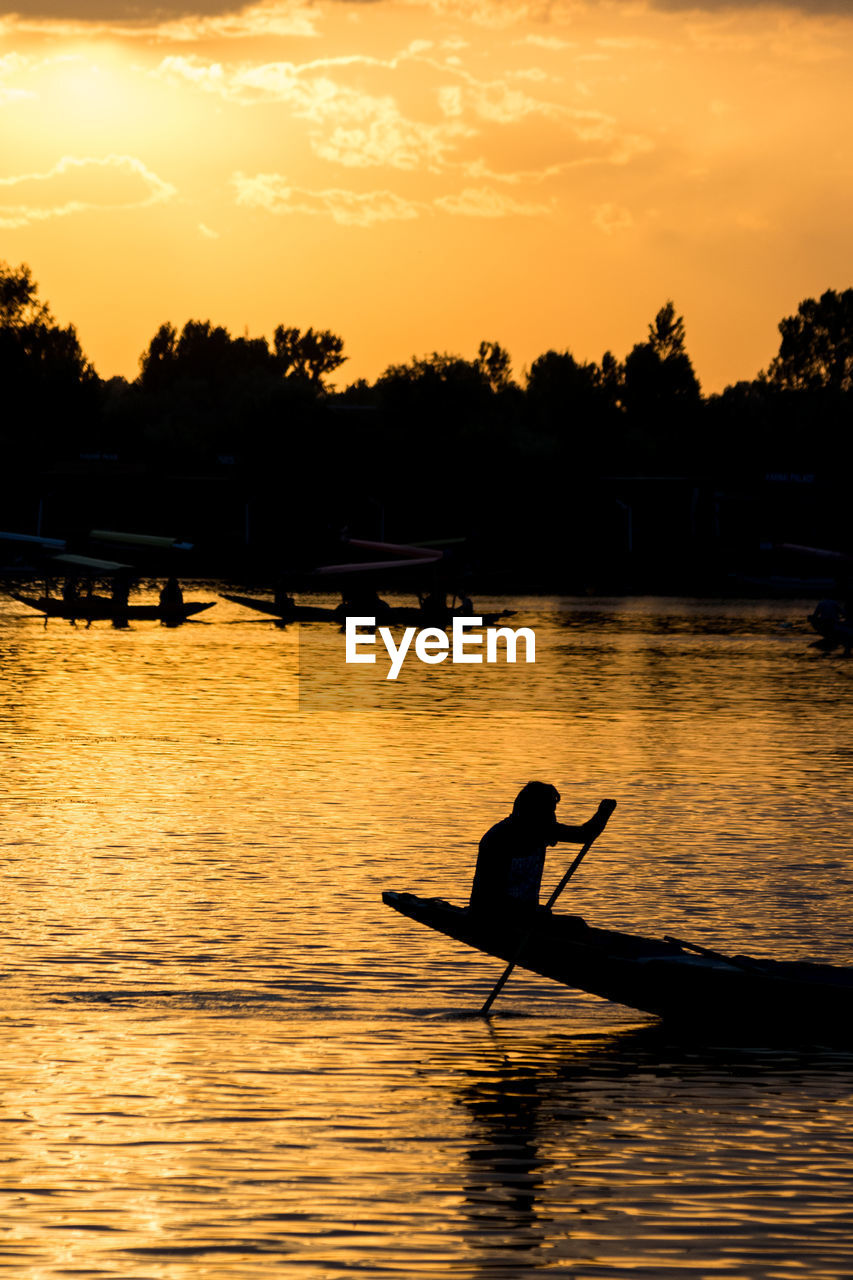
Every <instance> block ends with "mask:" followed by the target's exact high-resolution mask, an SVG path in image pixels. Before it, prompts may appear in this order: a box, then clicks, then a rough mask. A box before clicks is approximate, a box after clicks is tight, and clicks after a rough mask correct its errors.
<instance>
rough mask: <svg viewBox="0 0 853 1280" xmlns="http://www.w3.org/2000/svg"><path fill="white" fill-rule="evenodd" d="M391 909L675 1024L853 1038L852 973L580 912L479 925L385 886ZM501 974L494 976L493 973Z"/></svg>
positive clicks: (438, 903)
mask: <svg viewBox="0 0 853 1280" xmlns="http://www.w3.org/2000/svg"><path fill="white" fill-rule="evenodd" d="M382 900H383V902H384V903H385V904H386V906H389V907H392V908H393V909H394V910H395V911H398V912H400V914H401V915H404V916H407V917H408V918H409V919H411V920H415V921H417V922H418V923H419V924H423V925H426V926H427V927H428V928H430V929H435V930H436V931H437V932H438V933H443V934H446V935H447V936H448V937H450V938H454V939H455V940H456V941H458V942H462V943H464V944H465V945H466V946H469V947H473V948H475V949H476V950H477V951H482V952H485V953H486V954H488V955H491V956H495V957H496V958H497V959H499V960H504V961H507V962H509V961H515V963H516V964H517V965H518V967H519V968H522V969H528V970H530V971H532V972H533V973H538V974H541V975H542V976H543V977H546V978H552V979H554V981H556V982H559V983H562V984H563V985H564V986H567V987H573V988H575V989H576V990H579V991H586V992H588V993H590V994H591V995H596V996H600V997H602V998H603V999H605V1000H610V1001H613V1002H614V1003H616V1004H622V1005H626V1006H627V1007H628V1008H630V1009H637V1010H639V1011H640V1012H642V1013H648V1014H653V1015H654V1016H656V1017H658V1018H661V1019H663V1020H664V1021H665V1022H667V1023H670V1024H677V1025H680V1026H682V1027H686V1028H689V1029H691V1030H698V1031H701V1032H714V1033H719V1032H724V1033H734V1034H738V1035H741V1034H743V1033H748V1034H750V1035H753V1034H759V1035H769V1036H772V1037H773V1038H778V1036H780V1035H781V1036H783V1037H784V1038H786V1039H788V1038H801V1037H810V1038H814V1037H816V1038H819V1039H826V1040H831V1041H833V1042H835V1041H838V1040H843V1041H847V1040H850V1039H853V969H847V968H841V967H839V966H835V965H828V964H814V963H811V962H808V961H782V960H765V959H757V958H754V957H751V956H743V955H736V956H724V955H721V954H719V953H717V952H714V951H710V950H708V949H707V948H704V947H694V946H693V945H692V944H690V943H686V942H682V941H680V940H678V939H674V938H669V937H665V938H663V939H655V938H647V937H643V936H641V935H639V934H629V933H620V932H618V931H615V930H612V929H597V928H594V927H592V926H589V925H587V924H586V922H585V921H584V920H582V919H581V917H580V916H558V915H553V916H552V915H548V914H546V913H545V912H544V911H543V912H541V913H537V914H536V915H535V922H534V923H533V925H532V924H531V920H530V918H529V917H528V918H526V919H525V918H519V917H507V916H504V917H502V918H501V919H500V920H488V919H485V920H483V919H481V918H479V917H478V916H477V915H475V914H473V913H471V912H470V911H469V910H468V909H467V908H464V907H457V906H453V905H451V904H450V903H448V902H445V901H443V900H442V899H440V898H421V897H418V896H417V895H416V894H412V893H400V892H397V891H394V890H388V891H386V892H385V893H383V895H382ZM495 976H496V977H497V976H498V975H497V974H496V975H495Z"/></svg>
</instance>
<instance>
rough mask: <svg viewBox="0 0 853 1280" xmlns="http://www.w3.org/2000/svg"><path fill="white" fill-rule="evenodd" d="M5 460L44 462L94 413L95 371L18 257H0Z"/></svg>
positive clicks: (72, 442)
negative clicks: (1, 259) (9, 260)
mask: <svg viewBox="0 0 853 1280" xmlns="http://www.w3.org/2000/svg"><path fill="white" fill-rule="evenodd" d="M0 383H1V384H2V387H3V401H4V403H3V409H4V413H3V423H2V428H0V449H2V451H3V455H4V460H5V461H7V463H8V462H11V461H19V462H20V463H21V464H22V465H26V466H31V465H32V462H33V461H34V460H36V459H38V460H39V461H41V462H42V463H43V464H46V465H50V463H51V462H52V461H53V458H54V456H58V455H65V454H69V453H73V452H74V451H75V449H77V448H79V446H80V438H81V432H84V431H85V430H86V429H87V424H88V423H89V422H90V421H91V420H92V418H93V416H94V414H95V413H96V400H97V392H98V385H99V384H98V378H97V375H96V373H95V371H94V369H93V368H92V366H91V364H90V363H89V361H88V360H87V359H86V356H85V355H84V354H83V350H82V348H81V346H80V342H79V340H78V338H77V331H76V329H75V328H74V326H73V325H65V326H62V325H59V324H57V322H56V320H55V319H54V317H53V316H52V314H51V312H50V308H49V307H48V306H47V304H46V303H44V302H41V301H40V300H39V297H38V292H37V285H36V283H35V281H34V280H33V277H32V273H31V271H30V268H29V267H28V266H26V265H25V264H22V265H21V266H19V267H11V266H10V265H9V264H8V263H6V262H0Z"/></svg>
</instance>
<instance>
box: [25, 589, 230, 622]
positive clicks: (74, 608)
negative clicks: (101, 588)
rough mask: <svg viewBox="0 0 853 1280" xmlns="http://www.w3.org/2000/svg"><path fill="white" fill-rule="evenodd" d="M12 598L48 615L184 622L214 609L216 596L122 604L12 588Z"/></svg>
mask: <svg viewBox="0 0 853 1280" xmlns="http://www.w3.org/2000/svg"><path fill="white" fill-rule="evenodd" d="M12 599H13V600H18V601H20V603H21V604H26V605H29V607H30V608H31V609H38V611H39V613H43V614H45V615H46V616H47V617H48V618H66V619H68V620H69V621H75V620H79V621H83V622H95V621H97V620H98V619H100V618H109V619H111V618H122V619H124V618H127V619H131V620H133V619H136V620H140V621H145V620H146V619H149V620H152V621H153V620H159V621H161V622H183V621H185V620H186V619H187V618H191V617H193V615H194V614H197V613H202V612H203V611H204V610H205V609H210V608H212V607H213V605H214V604H215V603H216V601H215V600H204V601H194V602H193V601H190V602H188V603H186V604H181V605H162V604H126V605H118V604H116V602H115V600H113V599H111V598H110V596H81V597H80V599H79V600H75V601H74V602H73V603H69V602H68V601H66V600H63V599H62V598H61V597H60V596H25V595H21V594H20V593H19V592H17V591H15V592H12Z"/></svg>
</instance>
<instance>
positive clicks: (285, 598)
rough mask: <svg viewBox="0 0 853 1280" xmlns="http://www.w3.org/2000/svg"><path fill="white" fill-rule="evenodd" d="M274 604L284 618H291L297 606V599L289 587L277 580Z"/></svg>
mask: <svg viewBox="0 0 853 1280" xmlns="http://www.w3.org/2000/svg"><path fill="white" fill-rule="evenodd" d="M273 604H274V605H275V607H276V612H277V613H280V614H281V616H282V617H283V618H290V617H292V616H293V612H294V610H295V608H296V601H295V600H294V598H293V596H292V595H289V594H288V591H287V588H286V586H285V585H284V583H283V582H277V583H276V586H275V592H274V593H273Z"/></svg>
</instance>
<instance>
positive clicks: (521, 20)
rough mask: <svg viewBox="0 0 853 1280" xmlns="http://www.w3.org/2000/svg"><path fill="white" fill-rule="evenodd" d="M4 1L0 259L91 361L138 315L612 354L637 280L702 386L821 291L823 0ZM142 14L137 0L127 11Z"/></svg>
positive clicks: (830, 77)
mask: <svg viewBox="0 0 853 1280" xmlns="http://www.w3.org/2000/svg"><path fill="white" fill-rule="evenodd" d="M143 8H144V6H138V5H137V6H134V5H133V4H132V3H130V0H112V2H111V0H22V2H21V3H20V4H19V5H18V6H17V16H9V15H7V16H5V17H0V119H2V128H0V139H2V141H0V231H1V232H2V235H0V258H4V259H6V260H7V261H9V262H11V263H12V264H17V263H19V262H28V263H29V264H30V266H31V268H32V270H33V274H34V276H35V278H36V280H37V281H38V283H39V286H40V293H41V296H42V297H43V298H45V299H47V300H48V301H49V303H50V305H51V307H52V309H53V311H54V314H55V315H56V316H57V318H58V319H60V320H61V321H62V322H63V323H66V322H68V321H73V322H74V323H75V324H76V326H77V330H78V333H79V336H80V339H81V342H82V345H83V347H84V349H85V351H86V353H87V354H88V355H89V357H90V359H92V360H93V362H94V364H95V366H96V368H97V370H98V372H99V373H100V374H101V376H102V377H108V376H110V375H112V374H116V373H121V374H124V375H125V376H128V377H134V376H135V375H136V372H137V361H138V357H139V354H140V352H141V351H142V350H143V348H144V347H145V346H146V345H147V343H148V341H149V340H150V338H151V336H152V335H153V333H154V331H155V330H156V328H157V327H158V326H159V325H160V324H161V323H163V322H164V321H166V320H169V321H171V322H172V323H174V324H176V325H178V326H180V325H182V324H183V323H184V322H185V321H186V320H187V319H190V318H194V319H210V320H212V321H214V322H215V323H218V324H225V325H227V326H228V327H229V328H230V329H231V330H232V332H234V333H242V332H244V331H246V330H248V332H249V333H250V334H251V335H252V336H256V335H260V334H264V335H266V336H267V337H269V336H271V334H272V331H273V329H274V328H275V326H276V325H277V324H286V325H296V326H298V327H300V328H307V327H308V326H309V325H313V326H315V327H321V328H330V329H332V330H334V331H335V332H337V333H339V334H341V335H342V336H343V338H344V340H345V351H346V353H347V354H348V356H349V361H348V363H347V364H346V365H344V367H343V370H342V378H341V379H340V380H339V381H340V382H341V383H345V382H347V381H351V380H353V379H355V378H357V377H368V378H373V377H375V376H376V375H377V374H378V373H380V372H381V371H382V369H384V368H385V367H386V366H387V365H388V364H390V363H396V362H400V361H404V360H407V359H409V358H411V357H412V356H413V355H423V354H426V353H428V352H431V351H434V350H441V351H444V350H447V351H452V352H456V353H458V354H461V355H464V356H466V357H469V358H470V357H473V356H474V354H475V353H476V349H477V346H478V344H479V342H480V340H481V339H488V340H495V341H499V342H500V343H502V344H503V345H504V346H505V347H507V348H508V349H509V351H510V353H511V355H512V357H513V365H514V369H515V372H516V374H517V375H519V376H520V375H521V374H522V372H523V369H524V367H525V366H529V364H530V362H531V361H532V360H534V359H535V358H536V356H537V355H540V354H541V353H542V352H543V351H546V350H548V349H549V348H556V349H560V350H563V349H566V348H569V349H570V350H571V351H572V352H573V353H574V354H575V355H576V356H577V357H578V358H583V359H599V358H600V356H601V354H602V352H603V351H604V350H605V349H607V348H609V349H611V350H612V351H613V352H614V353H615V354H616V355H617V356H618V357H620V358H621V357H623V356H624V355H625V354H626V352H627V351H628V350H630V348H631V346H632V345H633V343H634V342H637V341H641V340H642V339H643V338H644V337H645V335H646V326H647V324H648V322H649V321H650V320H651V319H652V317H653V315H654V313H655V312H656V311H657V309H658V308H659V306H661V305H662V303H663V302H665V301H666V299H668V298H672V299H673V300H674V301H675V304H676V307H677V309H678V311H679V312H680V313H681V314H683V315H684V317H685V320H686V325H687V343H688V350H689V352H690V354H691V356H692V358H693V362H694V366H695V368H696V371H697V374H698V376H699V378H700V380H701V382H702V385H703V388H704V390H705V391H706V392H708V391H715V390H720V389H722V387H723V386H725V385H726V384H727V383H730V382H734V381H737V380H738V379H741V378H752V377H754V376H755V374H756V373H757V372H758V370H759V369H761V368H763V367H765V366H766V365H767V363H768V362H769V360H770V359H771V357H772V356H773V354H774V353H775V350H776V348H777V345H778V334H777V330H776V326H777V324H778V322H779V320H780V319H781V317H782V316H784V315H786V314H790V313H791V312H793V311H794V310H795V309H796V306H797V304H798V302H799V301H800V300H801V299H802V298H803V297H806V296H814V295H816V294H819V293H821V292H822V291H823V290H824V289H827V288H835V289H843V288H847V287H849V286H850V285H851V283H853V280H851V272H850V226H851V225H853V208H851V185H853V164H851V153H853V142H851V130H850V118H851V96H853V95H852V94H851V85H853V66H852V65H851V63H853V57H851V54H853V39H852V38H851V36H853V4H851V0H836V2H835V3H834V4H833V3H832V2H831V0H830V3H829V4H828V5H827V6H820V5H818V6H815V5H813V6H812V7H811V8H810V9H808V10H807V9H805V8H795V7H787V8H772V7H759V6H750V5H746V4H740V5H737V6H734V5H733V6H729V7H723V6H721V5H720V4H717V3H713V0H711V2H710V3H709V4H708V6H707V7H706V8H705V9H700V8H687V7H684V6H682V5H680V4H679V3H678V0H669V2H668V3H667V4H666V6H665V7H654V6H650V5H646V4H641V3H637V4H635V3H631V2H630V0H626V2H625V3H607V0H603V2H602V3H590V4H586V3H582V2H581V3H571V2H564V0H553V3H549V2H548V0H541V2H540V3H535V2H533V3H527V0H434V2H433V3H421V2H420V0H410V2H403V3H391V2H390V0H374V2H372V3H368V2H362V3H348V2H347V0H332V2H327V0H321V2H320V3H316V4H310V3H302V2H301V0H294V3H287V2H284V3H277V2H275V0H273V2H272V3H262V4H259V5H255V6H249V7H247V8H244V9H232V8H229V5H228V0H165V5H164V6H162V7H159V8H158V9H157V12H158V13H159V15H160V16H159V18H158V19H157V20H155V19H154V18H152V19H151V20H150V21H145V20H144V19H142V18H140V17H139V13H140V11H141V9H143ZM151 12H152V13H154V12H155V10H154V8H153V7H152V9H151Z"/></svg>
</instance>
